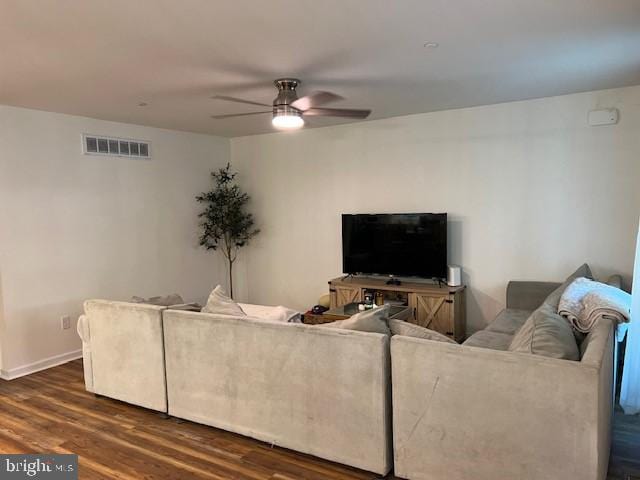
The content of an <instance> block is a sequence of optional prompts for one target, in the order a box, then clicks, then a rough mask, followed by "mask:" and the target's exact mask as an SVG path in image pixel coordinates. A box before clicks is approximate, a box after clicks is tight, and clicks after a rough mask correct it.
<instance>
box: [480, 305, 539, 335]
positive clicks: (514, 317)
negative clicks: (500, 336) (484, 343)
mask: <svg viewBox="0 0 640 480" xmlns="http://www.w3.org/2000/svg"><path fill="white" fill-rule="evenodd" d="M531 313H532V312H531V310H520V309H519V308H505V309H504V310H502V311H501V312H500V313H499V314H498V316H497V317H496V318H495V320H494V321H493V322H491V323H490V324H489V326H488V327H487V328H486V329H485V330H487V331H489V332H498V333H506V334H508V335H515V333H516V332H517V331H518V330H520V327H522V325H524V322H526V321H527V318H529V316H530V315H531Z"/></svg>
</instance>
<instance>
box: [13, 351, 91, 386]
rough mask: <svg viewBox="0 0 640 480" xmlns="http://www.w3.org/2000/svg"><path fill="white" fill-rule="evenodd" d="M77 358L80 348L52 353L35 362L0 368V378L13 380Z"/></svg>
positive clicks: (79, 354) (80, 354)
mask: <svg viewBox="0 0 640 480" xmlns="http://www.w3.org/2000/svg"><path fill="white" fill-rule="evenodd" d="M78 358H82V349H80V350H73V351H71V352H67V353H61V354H60V355H54V356H53V357H49V358H45V359H43V360H38V361H37V362H34V363H29V364H27V365H22V366H21V367H16V368H12V369H10V370H0V378H2V379H3V380H13V379H15V378H19V377H24V376H25V375H29V374H31V373H36V372H39V371H41V370H46V369H47V368H51V367H57V366H58V365H62V364H63V363H67V362H70V361H71V360H76V359H78Z"/></svg>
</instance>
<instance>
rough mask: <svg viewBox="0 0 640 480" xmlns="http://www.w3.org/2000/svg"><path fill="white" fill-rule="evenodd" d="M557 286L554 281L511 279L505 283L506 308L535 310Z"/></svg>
mask: <svg viewBox="0 0 640 480" xmlns="http://www.w3.org/2000/svg"><path fill="white" fill-rule="evenodd" d="M559 286H560V283H556V282H530V281H514V280H512V281H510V282H509V284H508V285H507V308H517V309H520V310H535V309H536V308H538V307H539V306H540V305H541V304H542V302H544V300H545V298H547V296H548V295H549V294H550V293H551V292H553V291H554V290H555V289H556V288H558V287H559Z"/></svg>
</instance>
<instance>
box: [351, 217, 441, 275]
mask: <svg viewBox="0 0 640 480" xmlns="http://www.w3.org/2000/svg"><path fill="white" fill-rule="evenodd" d="M342 268H343V272H344V273H351V274H355V273H368V274H384V275H400V276H418V277H425V278H433V277H437V278H445V277H446V276H447V272H446V270H447V214H446V213H401V214H396V213H394V214H360V215H342Z"/></svg>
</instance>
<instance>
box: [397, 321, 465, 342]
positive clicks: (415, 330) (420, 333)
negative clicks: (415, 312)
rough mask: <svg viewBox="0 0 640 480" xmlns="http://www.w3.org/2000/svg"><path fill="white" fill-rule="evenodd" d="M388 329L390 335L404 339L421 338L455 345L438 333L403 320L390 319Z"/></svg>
mask: <svg viewBox="0 0 640 480" xmlns="http://www.w3.org/2000/svg"><path fill="white" fill-rule="evenodd" d="M388 324H389V329H390V330H391V334H392V335H402V336H404V337H413V338H423V339H425V340H435V341H436V342H445V343H454V344H456V345H457V343H456V342H455V341H453V340H451V339H450V338H449V337H447V336H446V335H443V334H441V333H438V332H436V331H434V330H429V329H428V328H424V327H421V326H420V325H416V324H414V323H409V322H405V321H404V320H398V319H395V318H390V319H389V321H388Z"/></svg>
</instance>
